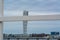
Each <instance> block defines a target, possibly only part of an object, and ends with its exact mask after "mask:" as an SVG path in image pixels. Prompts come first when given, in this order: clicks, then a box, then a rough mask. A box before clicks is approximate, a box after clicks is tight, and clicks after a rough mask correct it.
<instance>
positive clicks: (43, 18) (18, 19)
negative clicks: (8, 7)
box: [0, 0, 60, 40]
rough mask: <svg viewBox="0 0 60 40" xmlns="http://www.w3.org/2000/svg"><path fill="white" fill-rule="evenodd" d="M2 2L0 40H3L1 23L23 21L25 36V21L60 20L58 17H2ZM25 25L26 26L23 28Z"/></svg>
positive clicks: (2, 0)
mask: <svg viewBox="0 0 60 40" xmlns="http://www.w3.org/2000/svg"><path fill="white" fill-rule="evenodd" d="M3 2H4V0H0V40H3V22H8V21H23V33H24V34H27V21H51V20H53V21H56V20H60V15H59V14H57V15H35V16H28V15H26V16H25V15H24V16H11V17H4V16H3V15H4V9H3V8H4V3H3ZM26 13H27V12H26ZM24 25H26V26H24Z"/></svg>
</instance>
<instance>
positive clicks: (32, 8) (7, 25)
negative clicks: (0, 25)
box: [4, 0, 60, 34]
mask: <svg viewBox="0 0 60 40" xmlns="http://www.w3.org/2000/svg"><path fill="white" fill-rule="evenodd" d="M24 10H27V11H28V12H29V15H30V16H31V15H51V14H60V0H4V16H23V11H24ZM59 26H60V21H29V22H28V33H50V32H51V31H58V32H60V31H59V30H60V29H59V28H60V27H59ZM43 29H44V30H43ZM22 31H23V25H22V21H19V22H18V21H17V22H4V33H16V34H17V33H20V34H21V33H23V32H22Z"/></svg>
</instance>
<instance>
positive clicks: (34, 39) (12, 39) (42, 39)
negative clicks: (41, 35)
mask: <svg viewBox="0 0 60 40" xmlns="http://www.w3.org/2000/svg"><path fill="white" fill-rule="evenodd" d="M4 40H8V39H4ZM10 40H17V39H10ZM19 40H23V39H19ZM25 40H26V39H25ZM29 40H36V39H29ZM39 40H47V39H39ZM50 40H57V39H50Z"/></svg>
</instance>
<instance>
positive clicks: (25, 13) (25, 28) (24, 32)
mask: <svg viewBox="0 0 60 40" xmlns="http://www.w3.org/2000/svg"><path fill="white" fill-rule="evenodd" d="M23 16H28V11H26V10H25V11H24V12H23ZM27 23H28V21H27V20H23V34H24V36H27Z"/></svg>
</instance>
